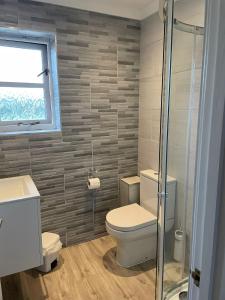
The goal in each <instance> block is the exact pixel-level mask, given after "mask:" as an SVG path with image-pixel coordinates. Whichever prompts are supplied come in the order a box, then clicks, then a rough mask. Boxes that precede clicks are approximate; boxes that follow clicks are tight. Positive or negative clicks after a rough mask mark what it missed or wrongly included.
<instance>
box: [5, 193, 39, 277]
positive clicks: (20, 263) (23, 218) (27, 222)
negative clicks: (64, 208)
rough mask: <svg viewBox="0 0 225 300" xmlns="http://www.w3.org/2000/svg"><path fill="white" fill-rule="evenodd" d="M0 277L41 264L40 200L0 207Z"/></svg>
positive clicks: (21, 201) (19, 201)
mask: <svg viewBox="0 0 225 300" xmlns="http://www.w3.org/2000/svg"><path fill="white" fill-rule="evenodd" d="M0 220H1V226H0V277H3V276H6V275H9V274H12V273H17V272H21V271H24V270H27V269H31V268H33V267H37V266H39V265H41V263H42V253H41V252H42V251H41V231H40V200H39V199H37V198H36V199H26V200H16V201H14V202H8V203H1V204H0Z"/></svg>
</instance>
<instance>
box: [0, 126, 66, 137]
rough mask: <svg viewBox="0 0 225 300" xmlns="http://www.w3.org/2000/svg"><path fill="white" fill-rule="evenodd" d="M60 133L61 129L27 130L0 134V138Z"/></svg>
mask: <svg viewBox="0 0 225 300" xmlns="http://www.w3.org/2000/svg"><path fill="white" fill-rule="evenodd" d="M57 132H62V129H61V128H57V129H43V130H41V129H40V130H29V131H16V132H0V136H11V135H12V136H15V135H34V134H42V133H43V134H47V133H57Z"/></svg>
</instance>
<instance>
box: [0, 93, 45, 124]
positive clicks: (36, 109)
mask: <svg viewBox="0 0 225 300" xmlns="http://www.w3.org/2000/svg"><path fill="white" fill-rule="evenodd" d="M46 115H47V114H46V108H45V99H44V91H43V89H42V88H14V87H13V88H8V87H0V120H1V121H22V120H45V119H46Z"/></svg>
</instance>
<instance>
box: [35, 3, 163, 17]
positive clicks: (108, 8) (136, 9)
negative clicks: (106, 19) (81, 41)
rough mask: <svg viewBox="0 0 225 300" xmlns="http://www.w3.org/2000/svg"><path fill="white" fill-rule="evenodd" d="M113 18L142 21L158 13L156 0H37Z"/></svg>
mask: <svg viewBox="0 0 225 300" xmlns="http://www.w3.org/2000/svg"><path fill="white" fill-rule="evenodd" d="M38 1H39V2H45V3H51V4H58V5H63V6H68V7H74V8H78V9H84V10H90V11H95V12H99V13H104V14H108V15H113V16H119V17H125V18H131V19H136V20H143V19H144V18H146V17H148V16H149V15H151V14H153V13H155V12H156V11H158V5H159V4H158V0H38Z"/></svg>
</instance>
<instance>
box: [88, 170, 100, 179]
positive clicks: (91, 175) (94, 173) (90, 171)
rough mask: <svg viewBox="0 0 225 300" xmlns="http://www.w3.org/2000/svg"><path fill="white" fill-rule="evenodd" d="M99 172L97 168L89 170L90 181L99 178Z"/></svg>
mask: <svg viewBox="0 0 225 300" xmlns="http://www.w3.org/2000/svg"><path fill="white" fill-rule="evenodd" d="M97 174H98V171H97V170H96V169H95V168H91V169H89V170H88V179H90V178H95V177H97Z"/></svg>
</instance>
